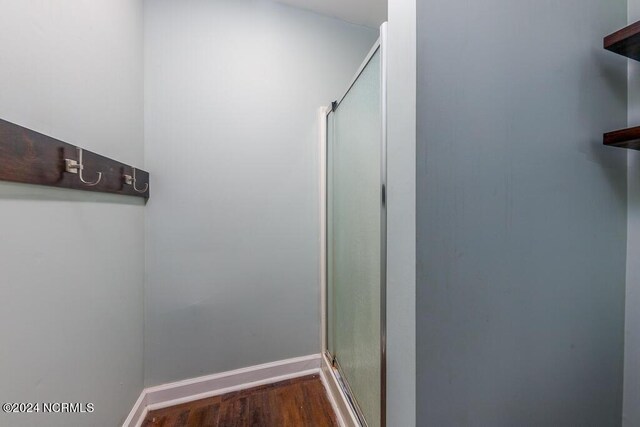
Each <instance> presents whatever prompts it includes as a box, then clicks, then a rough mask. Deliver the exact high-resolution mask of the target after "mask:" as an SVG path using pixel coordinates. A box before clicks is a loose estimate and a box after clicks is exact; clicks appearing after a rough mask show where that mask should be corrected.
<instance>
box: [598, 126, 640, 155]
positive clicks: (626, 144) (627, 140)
mask: <svg viewBox="0 0 640 427" xmlns="http://www.w3.org/2000/svg"><path fill="white" fill-rule="evenodd" d="M604 145H607V146H609V147H618V148H628V149H630V150H640V126H636V127H633V128H628V129H621V130H617V131H614V132H609V133H605V134H604Z"/></svg>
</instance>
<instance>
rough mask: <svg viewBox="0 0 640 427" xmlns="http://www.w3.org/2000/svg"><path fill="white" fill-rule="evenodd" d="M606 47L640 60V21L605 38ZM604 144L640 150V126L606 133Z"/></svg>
mask: <svg viewBox="0 0 640 427" xmlns="http://www.w3.org/2000/svg"><path fill="white" fill-rule="evenodd" d="M604 48H605V49H607V50H610V51H611V52H615V53H617V54H620V55H622V56H626V57H627V58H630V59H635V60H636V61H640V21H638V22H636V23H634V24H631V25H629V26H628V27H625V28H623V29H621V30H619V31H616V32H615V33H613V34H610V35H608V36H607V37H605V38H604ZM603 139H604V145H607V146H609V147H619V148H627V149H630V150H640V126H638V127H632V128H628V129H621V130H617V131H614V132H609V133H605V134H604V138H603Z"/></svg>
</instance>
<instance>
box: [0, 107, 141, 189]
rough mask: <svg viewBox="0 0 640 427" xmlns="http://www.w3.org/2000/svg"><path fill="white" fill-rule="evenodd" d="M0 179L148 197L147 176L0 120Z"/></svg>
mask: <svg viewBox="0 0 640 427" xmlns="http://www.w3.org/2000/svg"><path fill="white" fill-rule="evenodd" d="M0 180H4V181H12V182H22V183H26V184H38V185H49V186H53V187H62V188H71V189H74V190H84V191H97V192H102V193H114V194H123V195H127V196H136V197H143V198H145V199H148V198H149V173H148V172H145V171H143V170H140V169H136V168H134V167H133V166H130V165H126V164H124V163H120V162H118V161H116V160H113V159H110V158H108V157H104V156H101V155H99V154H96V153H92V152H91V151H87V150H84V149H82V148H81V147H77V146H75V145H71V144H67V143H66V142H62V141H59V140H57V139H55V138H51V137H49V136H46V135H43V134H41V133H38V132H35V131H33V130H31V129H27V128H25V127H22V126H19V125H16V124H14V123H10V122H7V121H5V120H2V119H0Z"/></svg>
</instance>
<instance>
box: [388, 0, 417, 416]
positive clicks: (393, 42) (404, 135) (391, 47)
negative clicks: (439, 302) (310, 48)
mask: <svg viewBox="0 0 640 427" xmlns="http://www.w3.org/2000/svg"><path fill="white" fill-rule="evenodd" d="M387 34H388V45H387V47H388V49H387V52H388V54H387V67H388V75H387V89H388V92H387V201H388V203H387V381H386V382H387V395H386V398H387V425H388V426H414V425H416V396H415V391H416V369H415V366H416V347H415V346H416V329H415V321H416V313H415V305H416V276H415V274H416V268H415V267H416V216H415V215H416V2H415V0H391V1H390V2H389V23H388V26H387Z"/></svg>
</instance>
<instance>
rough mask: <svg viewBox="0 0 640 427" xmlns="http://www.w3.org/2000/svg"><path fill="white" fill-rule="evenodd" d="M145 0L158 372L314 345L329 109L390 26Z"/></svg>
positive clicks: (151, 335)
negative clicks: (321, 168) (320, 136)
mask: <svg viewBox="0 0 640 427" xmlns="http://www.w3.org/2000/svg"><path fill="white" fill-rule="evenodd" d="M145 8H146V12H145V19H146V21H145V24H146V25H145V49H146V52H145V55H146V59H145V67H146V75H145V118H146V119H145V155H146V161H147V165H148V167H149V169H152V170H154V171H156V172H155V174H154V181H153V184H154V190H153V191H154V196H155V197H153V198H152V200H150V202H149V204H148V206H147V217H146V221H147V236H148V239H147V282H146V288H145V289H146V290H145V301H146V309H147V310H146V314H145V316H146V317H145V322H146V324H145V328H146V329H145V340H146V341H145V345H146V347H145V354H146V357H145V371H146V377H145V378H146V383H147V385H155V384H159V383H163V382H168V381H174V380H181V379H184V378H190V377H195V376H199V375H203V374H212V373H215V372H220V371H226V370H229V369H234V368H240V367H245V366H251V365H255V364H258V363H264V362H270V361H274V360H280V359H285V358H290V357H295V356H303V355H307V354H312V353H318V352H319V350H320V337H319V328H318V325H319V323H320V313H319V305H320V304H319V296H320V287H319V283H318V276H319V273H318V268H319V253H318V247H319V218H318V210H319V207H318V200H319V196H318V181H317V180H318V165H317V163H318V159H317V151H318V150H317V124H316V117H317V109H318V107H319V106H321V105H327V104H329V103H330V102H331V101H332V100H333V99H336V98H337V97H338V96H339V95H341V92H343V91H344V90H345V89H346V86H347V84H348V83H349V81H350V79H351V78H352V77H353V74H354V73H355V71H356V70H357V68H358V66H359V65H360V63H361V61H362V60H363V59H364V57H365V55H366V54H367V52H368V51H369V49H370V48H371V46H372V45H373V43H374V42H375V40H376V38H377V36H378V31H377V30H372V29H368V28H364V27H359V26H354V25H351V24H346V23H344V22H342V21H338V20H334V19H331V18H327V17H323V16H320V15H316V14H313V13H310V12H305V11H301V10H297V9H294V8H291V7H288V6H284V5H280V4H276V3H271V2H264V1H244V0H243V1H236V0H233V1H231V0H228V1H203V0H195V1H189V2H184V1H178V0H153V1H148V2H146V4H145Z"/></svg>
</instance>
